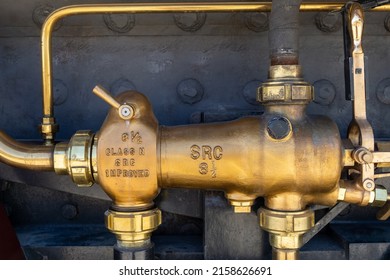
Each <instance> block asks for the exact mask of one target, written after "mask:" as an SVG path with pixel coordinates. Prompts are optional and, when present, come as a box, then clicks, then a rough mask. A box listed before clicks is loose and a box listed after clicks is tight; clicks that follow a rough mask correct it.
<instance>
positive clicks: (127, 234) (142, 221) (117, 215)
mask: <svg viewBox="0 0 390 280" xmlns="http://www.w3.org/2000/svg"><path fill="white" fill-rule="evenodd" d="M105 224H106V227H107V229H108V230H109V231H111V232H112V233H114V234H115V235H116V237H117V239H118V240H119V241H121V242H125V243H126V242H130V243H131V242H141V241H144V240H146V239H149V238H150V236H151V234H152V232H153V231H154V230H156V229H157V227H158V226H159V225H160V224H161V211H160V210H159V209H157V208H155V209H152V210H147V211H140V212H119V211H114V210H112V209H110V210H107V211H106V213H105Z"/></svg>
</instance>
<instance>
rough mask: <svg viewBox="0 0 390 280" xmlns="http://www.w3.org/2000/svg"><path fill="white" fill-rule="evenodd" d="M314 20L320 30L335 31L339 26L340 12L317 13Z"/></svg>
mask: <svg viewBox="0 0 390 280" xmlns="http://www.w3.org/2000/svg"><path fill="white" fill-rule="evenodd" d="M315 22H316V25H317V28H318V29H319V30H321V31H322V32H336V31H338V30H340V28H341V22H342V20H341V14H340V13H335V12H330V13H318V14H316V16H315Z"/></svg>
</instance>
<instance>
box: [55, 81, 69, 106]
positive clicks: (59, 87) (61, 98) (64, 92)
mask: <svg viewBox="0 0 390 280" xmlns="http://www.w3.org/2000/svg"><path fill="white" fill-rule="evenodd" d="M67 99H68V87H67V86H66V85H65V83H64V82H63V81H62V80H57V79H56V80H54V82H53V104H54V105H55V106H58V105H61V104H63V103H65V101H66V100H67Z"/></svg>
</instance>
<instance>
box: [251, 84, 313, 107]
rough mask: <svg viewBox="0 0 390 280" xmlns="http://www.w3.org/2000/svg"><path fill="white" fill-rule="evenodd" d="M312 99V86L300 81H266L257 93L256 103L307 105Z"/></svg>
mask: <svg viewBox="0 0 390 280" xmlns="http://www.w3.org/2000/svg"><path fill="white" fill-rule="evenodd" d="M313 99H314V89H313V86H311V85H310V84H308V83H306V82H301V81H268V82H265V83H263V85H262V86H261V87H259V88H258V92H257V101H259V102H262V103H269V102H286V103H308V102H310V101H312V100H313Z"/></svg>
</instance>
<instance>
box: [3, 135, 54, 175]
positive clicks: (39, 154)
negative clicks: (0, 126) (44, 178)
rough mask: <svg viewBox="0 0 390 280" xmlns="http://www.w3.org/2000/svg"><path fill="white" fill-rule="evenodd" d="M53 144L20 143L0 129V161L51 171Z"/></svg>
mask: <svg viewBox="0 0 390 280" xmlns="http://www.w3.org/2000/svg"><path fill="white" fill-rule="evenodd" d="M53 149H54V147H53V146H42V145H32V144H22V143H19V142H17V141H15V140H14V139H12V138H11V137H10V136H8V135H7V134H5V133H4V132H2V131H0V161H1V162H4V163H6V164H8V165H12V166H15V167H20V168H25V169H31V170H41V171H53V170H54V169H53Z"/></svg>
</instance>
